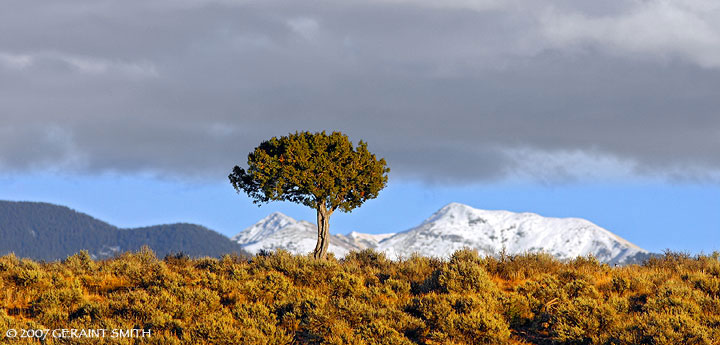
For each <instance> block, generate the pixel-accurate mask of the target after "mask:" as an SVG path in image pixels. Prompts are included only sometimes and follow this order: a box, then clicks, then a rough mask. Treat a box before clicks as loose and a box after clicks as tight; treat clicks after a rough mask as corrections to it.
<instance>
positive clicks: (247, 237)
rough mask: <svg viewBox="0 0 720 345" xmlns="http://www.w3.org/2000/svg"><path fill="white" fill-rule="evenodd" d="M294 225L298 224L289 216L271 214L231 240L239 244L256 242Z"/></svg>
mask: <svg viewBox="0 0 720 345" xmlns="http://www.w3.org/2000/svg"><path fill="white" fill-rule="evenodd" d="M296 223H298V221H297V220H295V219H293V218H291V217H289V216H286V215H284V214H282V213H280V212H273V213H271V214H270V215H268V216H267V217H265V218H263V219H261V220H260V221H259V222H257V223H255V224H254V225H252V226H250V227H249V228H247V229H245V230H243V231H242V232H240V233H239V234H237V235H235V236H233V237H232V238H231V239H232V240H233V241H234V242H237V243H240V244H247V243H251V242H256V241H259V240H262V239H263V238H266V237H268V236H271V235H272V234H274V233H276V232H277V231H280V230H281V229H283V228H285V227H288V226H291V225H294V224H296Z"/></svg>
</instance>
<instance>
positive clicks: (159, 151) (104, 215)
mask: <svg viewBox="0 0 720 345" xmlns="http://www.w3.org/2000/svg"><path fill="white" fill-rule="evenodd" d="M718 109H720V3H718V2H717V1H708V0H687V1H682V2H679V1H665V0H643V1H640V0H637V1H635V0H632V1H631V0H618V1H613V2H598V1H585V0H574V1H564V0H560V1H557V0H556V1H548V0H538V1H532V2H528V1H518V0H503V1H500V0H497V1H496V0H478V1H472V0H445V1H434V0H364V1H355V0H348V1H303V2H299V1H275V0H265V1H242V0H172V1H171V0H143V1H140V0H123V1H114V0H94V1H88V0H67V1H62V2H57V1H47V0H39V1H18V0H10V1H5V2H4V3H3V11H0V199H5V200H33V201H47V202H53V203H58V204H62V205H67V206H69V207H72V208H75V209H77V210H79V211H82V212H86V213H89V214H91V215H93V216H95V217H97V218H100V219H102V220H105V221H108V222H110V223H112V224H114V225H118V226H123V227H132V226H142V225H152V224H157V223H163V222H164V223H167V222H178V221H184V222H194V223H199V224H202V225H205V226H208V227H210V228H212V229H214V230H217V231H219V232H221V233H223V234H226V235H229V236H230V235H234V234H235V233H237V232H239V231H240V230H242V229H243V228H244V227H247V226H249V225H251V224H253V223H254V222H255V221H257V220H259V219H260V218H262V217H263V216H265V215H267V214H269V213H271V212H273V211H281V212H284V213H287V214H288V215H291V216H293V217H296V218H299V219H307V220H313V219H314V214H313V212H312V210H309V209H305V208H303V207H302V206H298V205H293V204H289V203H271V204H268V205H264V206H262V207H260V208H258V207H257V206H256V205H253V204H252V202H251V200H249V199H248V198H247V197H245V196H242V195H237V194H235V192H234V190H233V189H232V187H231V186H230V184H229V183H228V181H227V175H228V174H229V173H230V170H231V169H232V167H233V166H234V165H245V164H246V158H247V154H248V153H249V152H250V151H251V150H252V149H253V148H254V147H255V146H257V145H258V144H259V143H260V142H262V141H263V140H266V139H268V138H270V137H272V136H279V135H286V134H288V133H289V132H294V131H298V130H300V131H302V130H308V131H320V130H327V131H334V130H338V131H342V132H344V133H346V134H348V136H349V137H350V139H351V140H354V141H355V142H357V140H361V139H362V140H364V141H366V142H367V143H368V147H369V149H370V150H371V151H372V152H375V153H376V154H377V155H378V156H380V157H384V158H385V159H386V160H387V162H388V165H389V167H390V168H391V173H390V179H389V183H388V186H387V188H386V189H385V190H383V191H382V192H381V193H380V195H379V197H378V198H377V199H375V200H371V201H369V202H367V203H366V204H365V205H363V206H362V207H360V208H358V209H356V210H355V211H353V212H352V213H349V214H339V213H336V214H335V215H333V218H332V219H331V232H334V233H346V232H349V231H363V232H372V233H379V232H395V231H402V230H406V229H408V228H410V227H412V226H414V225H417V224H418V223H419V222H421V221H422V220H423V219H425V218H427V217H428V216H429V215H430V214H431V213H432V212H434V211H436V210H437V209H438V208H440V207H442V206H443V205H445V204H447V203H449V202H463V203H466V204H469V205H471V206H473V207H477V208H483V209H507V210H511V211H518V212H535V213H539V214H541V215H545V216H555V217H580V218H585V219H588V220H590V221H592V222H594V223H596V224H598V225H600V226H603V227H605V228H607V229H608V230H610V231H613V232H615V233H616V234H618V235H620V236H621V237H624V238H626V239H628V240H630V241H631V242H633V243H635V244H637V245H639V246H640V247H643V248H645V249H648V250H652V251H662V250H664V249H666V248H669V249H673V250H682V251H689V252H692V253H698V252H706V253H707V252H712V251H713V250H720V154H718V152H719V151H720V150H719V149H720V114H718Z"/></svg>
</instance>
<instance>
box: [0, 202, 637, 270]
mask: <svg viewBox="0 0 720 345" xmlns="http://www.w3.org/2000/svg"><path fill="white" fill-rule="evenodd" d="M0 238H2V239H3V241H1V242H0V255H5V254H8V253H11V252H12V253H15V255H17V256H20V257H30V258H33V259H36V260H48V261H49V260H59V259H64V258H66V257H67V256H69V255H72V254H74V253H76V252H78V251H80V250H87V251H88V252H89V253H90V255H91V256H92V257H94V258H96V259H103V258H109V257H112V256H115V255H117V254H118V253H122V252H125V251H136V250H138V249H140V248H141V247H142V246H149V247H150V248H151V249H152V250H153V251H155V253H156V254H157V255H158V256H160V257H162V256H165V255H168V254H173V253H184V254H187V255H190V256H196V257H197V256H211V257H219V256H221V255H223V254H228V253H238V254H240V255H247V254H248V253H250V254H255V253H258V252H260V251H273V250H276V249H285V250H288V251H290V252H292V253H295V254H307V253H310V252H312V251H313V249H314V248H315V244H316V242H317V227H316V225H315V224H312V223H310V222H307V221H302V220H300V221H298V220H295V219H293V218H291V217H288V216H286V215H284V214H282V213H279V212H275V213H272V214H270V215H269V216H267V217H265V218H263V219H262V220H260V221H259V222H257V223H256V224H254V225H252V226H250V227H248V228H247V229H245V230H243V231H242V232H240V233H238V234H237V235H235V236H233V237H232V238H227V237H225V236H223V235H222V234H219V233H217V232H215V231H213V230H210V229H207V228H205V227H202V226H200V225H195V224H187V223H177V224H166V225H156V226H150V227H143V228H134V229H121V228H118V227H115V226H113V225H110V224H108V223H105V222H103V221H100V220H98V219H95V218H93V217H91V216H89V215H86V214H83V213H80V212H76V211H74V210H72V209H70V208H67V207H64V206H58V205H53V204H47V203H38V202H13V201H0ZM368 248H369V249H375V250H378V251H382V252H384V253H386V254H387V255H388V257H389V258H391V259H398V258H404V257H408V256H410V255H412V254H415V253H416V254H419V255H423V256H433V257H440V258H446V257H448V256H449V255H450V254H452V253H453V252H454V251H456V250H459V249H463V248H471V249H475V250H477V251H478V252H479V253H480V254H482V255H491V256H497V255H499V253H501V252H503V251H504V252H505V253H506V254H508V255H514V254H522V253H528V252H530V253H534V252H546V253H549V254H552V255H553V256H555V257H557V258H559V259H570V258H574V257H577V256H585V255H589V254H592V255H594V256H595V257H596V258H598V260H600V261H603V262H607V263H618V264H625V263H635V262H641V261H643V260H645V259H646V258H647V257H649V256H650V253H648V252H647V251H645V250H643V249H642V248H639V247H637V246H635V245H634V244H632V243H630V242H628V241H627V240H624V239H622V238H620V237H618V236H617V235H615V234H613V233H611V232H610V231H608V230H605V229H603V228H601V227H599V226H597V225H595V224H593V223H591V222H589V221H587V220H584V219H579V218H550V217H543V216H540V215H537V214H534V213H514V212H509V211H488V210H480V209H476V208H473V207H470V206H467V205H463V204H459V203H451V204H448V205H446V206H445V207H443V208H441V209H440V210H438V211H437V212H435V213H434V214H432V215H431V216H430V217H429V218H427V219H426V220H425V221H423V222H422V223H420V224H419V225H417V226H415V227H413V228H411V229H407V230H405V231H401V232H394V233H386V234H367V233H361V232H351V233H349V234H346V235H340V234H335V235H331V239H330V246H329V248H328V250H329V251H330V252H331V253H333V254H334V255H335V256H336V257H343V256H345V255H347V254H348V253H349V252H350V251H353V250H363V249H368Z"/></svg>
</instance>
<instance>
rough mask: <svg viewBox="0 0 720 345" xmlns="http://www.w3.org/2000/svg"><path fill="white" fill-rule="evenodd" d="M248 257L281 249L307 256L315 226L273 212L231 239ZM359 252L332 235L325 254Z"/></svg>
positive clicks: (311, 247)
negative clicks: (327, 252) (250, 254)
mask: <svg viewBox="0 0 720 345" xmlns="http://www.w3.org/2000/svg"><path fill="white" fill-rule="evenodd" d="M232 240H233V241H235V242H237V243H238V244H240V245H241V246H242V247H243V249H245V250H246V251H248V252H250V253H257V252H259V251H261V250H267V251H273V250H276V249H284V250H287V251H289V252H291V253H293V254H303V255H304V254H308V253H310V252H312V251H313V250H314V249H315V245H316V244H317V225H315V224H312V223H310V222H307V221H303V220H301V221H298V220H295V219H293V218H291V217H288V216H286V215H284V214H282V213H280V212H275V213H272V214H270V215H269V216H267V217H265V218H263V219H261V220H260V221H259V222H257V223H255V224H254V225H252V226H250V227H248V228H247V229H245V230H243V231H241V232H240V233H239V234H237V235H235V236H234V237H232ZM358 249H361V248H359V247H357V246H355V245H354V244H353V243H352V241H350V240H348V239H347V238H345V237H343V236H337V235H331V238H330V245H329V246H328V251H329V252H331V253H333V254H335V255H336V256H338V257H342V256H344V255H345V254H347V253H348V252H349V251H350V250H358Z"/></svg>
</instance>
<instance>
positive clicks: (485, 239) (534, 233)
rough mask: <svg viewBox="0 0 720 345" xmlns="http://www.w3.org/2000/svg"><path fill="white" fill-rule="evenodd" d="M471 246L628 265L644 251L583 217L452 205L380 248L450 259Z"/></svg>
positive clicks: (491, 252) (482, 250) (488, 250)
mask: <svg viewBox="0 0 720 345" xmlns="http://www.w3.org/2000/svg"><path fill="white" fill-rule="evenodd" d="M464 247H470V248H474V249H477V250H478V251H480V253H482V254H485V255H497V253H499V252H501V251H502V250H503V249H504V250H506V251H507V252H508V253H509V254H522V253H526V252H541V251H542V252H548V253H550V254H552V255H554V256H556V257H558V258H560V259H569V258H573V257H577V256H585V255H588V254H592V255H595V256H596V257H597V258H598V259H599V260H601V261H605V262H626V261H627V260H628V259H631V258H632V257H634V256H637V255H638V254H646V253H647V252H645V251H644V250H642V249H640V248H639V247H637V246H635V245H633V244H632V243H630V242H628V241H626V240H624V239H622V238H620V237H619V236H617V235H615V234H613V233H611V232H609V231H607V230H605V229H603V228H601V227H599V226H597V225H595V224H593V223H591V222H589V221H587V220H584V219H579V218H551V217H543V216H540V215H538V214H535V213H514V212H509V211H488V210H481V209H476V208H473V207H470V206H467V205H463V204H459V203H451V204H448V205H446V206H444V207H443V208H441V209H440V210H438V211H437V212H435V213H434V214H433V215H432V216H430V218H428V219H426V220H425V221H424V222H422V223H421V224H420V225H418V226H417V227H415V228H412V229H410V230H407V231H405V232H402V233H399V234H397V235H395V236H393V237H391V238H389V239H387V240H385V241H383V242H382V243H380V244H379V248H378V249H380V250H385V251H387V252H388V253H389V254H390V255H391V256H392V257H402V256H407V255H410V254H412V253H414V252H417V253H420V254H423V255H430V256H438V257H446V256H448V255H450V254H451V253H452V252H454V251H456V250H458V249H462V248H464Z"/></svg>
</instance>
